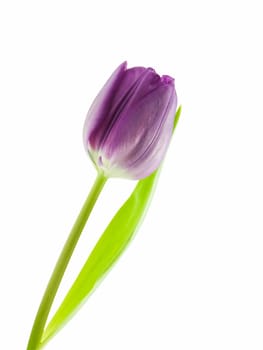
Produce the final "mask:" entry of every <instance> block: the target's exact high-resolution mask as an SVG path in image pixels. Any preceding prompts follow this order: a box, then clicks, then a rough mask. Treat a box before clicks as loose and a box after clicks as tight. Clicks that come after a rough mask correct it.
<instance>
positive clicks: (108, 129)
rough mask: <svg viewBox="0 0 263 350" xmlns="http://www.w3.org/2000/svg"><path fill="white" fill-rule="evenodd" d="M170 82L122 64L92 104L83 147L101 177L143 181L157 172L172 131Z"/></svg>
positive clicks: (148, 70) (173, 106) (173, 101)
mask: <svg viewBox="0 0 263 350" xmlns="http://www.w3.org/2000/svg"><path fill="white" fill-rule="evenodd" d="M176 107H177V97H176V91H175V87H174V80H173V78H171V77H169V76H167V75H163V76H159V75H158V74H157V73H156V72H155V71H154V70H153V69H152V68H144V67H134V68H130V69H127V64H126V62H124V63H122V64H121V65H120V66H119V67H118V68H117V69H116V70H115V71H114V72H113V74H112V75H111V77H110V78H109V80H108V81H107V82H106V84H105V85H104V87H103V88H102V90H101V91H100V93H99V94H98V96H97V97H96V99H95V100H94V102H93V104H92V106H91V108H90V110H89V112H88V114H87V118H86V121H85V124H84V132H83V139H84V146H85V149H86V150H87V152H88V153H89V155H90V157H91V159H92V161H93V162H94V164H95V166H96V168H97V169H98V171H99V172H102V173H103V174H104V175H105V176H106V177H124V178H130V179H142V178H144V177H146V176H148V175H150V174H151V173H152V172H153V171H154V170H156V169H157V168H158V166H159V165H160V163H161V161H162V159H163V158H164V155H165V153H166V150H167V148H168V145H169V143H170V139H171V136H172V131H173V123H174V116H175V112H176Z"/></svg>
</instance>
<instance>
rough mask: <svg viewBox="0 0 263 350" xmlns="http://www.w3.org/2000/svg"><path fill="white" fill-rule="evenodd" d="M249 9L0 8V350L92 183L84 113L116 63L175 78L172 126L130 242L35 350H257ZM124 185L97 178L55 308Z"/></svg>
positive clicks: (254, 15) (172, 5)
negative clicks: (97, 189) (176, 110)
mask: <svg viewBox="0 0 263 350" xmlns="http://www.w3.org/2000/svg"><path fill="white" fill-rule="evenodd" d="M260 5H261V1H253V0H252V1H233V0H232V1H231V0H228V1H224V0H223V1H208V0H207V1H204V0H200V1H193V0H192V1H190V0H188V1H187V0H186V1H167V0H162V1H154V0H152V1H138V0H135V1H132V2H125V1H88V0H87V1H33V0H32V1H28V0H26V1H12V0H11V1H7V0H6V1H5V0H2V1H1V3H0V50H1V53H0V159H1V163H0V164H1V170H0V216H1V219H0V276H1V280H0V327H1V328H0V333H1V336H0V349H5V350H9V349H10V350H19V349H22V350H23V349H25V348H26V342H27V338H28V335H29V332H30V328H31V325H32V322H33V318H34V316H35V312H36V309H37V307H38V303H39V301H40V298H41V295H42V293H43V290H44V287H45V285H46V283H47V280H48V278H49V275H50V273H51V270H52V268H53V265H54V263H55V261H56V258H57V256H58V254H59V251H60V249H61V247H62V245H63V243H64V241H65V239H66V236H67V234H68V231H69V229H70V227H71V225H72V224H73V221H74V219H75V217H76V215H77V213H78V211H79V209H80V207H81V205H82V202H83V201H84V199H85V197H86V194H87V193H88V190H89V188H90V187H91V185H92V182H93V180H94V178H95V170H94V169H93V166H92V164H91V162H90V160H89V159H88V157H87V156H86V154H85V152H84V149H83V146H82V125H83V122H84V118H85V114H86V112H87V110H88V108H89V106H90V104H91V102H92V100H93V98H94V97H95V95H96V94H97V92H98V90H99V89H100V87H101V86H102V85H103V84H104V82H105V80H106V79H107V78H108V76H109V75H110V74H111V72H112V71H113V70H114V69H115V67H116V66H117V65H118V64H119V63H121V62H122V61H124V60H128V63H129V66H130V67H131V66H136V65H143V66H152V67H154V68H155V69H156V70H157V71H158V72H159V73H160V74H169V75H172V76H174V77H175V82H176V88H177V92H178V96H179V102H180V104H182V105H183V112H182V117H181V120H180V122H179V124H178V128H177V130H176V134H175V137H174V139H173V141H172V144H171V147H170V148H169V152H168V155H167V158H166V161H165V165H164V168H163V173H162V176H161V178H160V182H159V186H158V189H157V192H156V196H155V198H154V201H153V203H152V206H151V208H150V211H149V212H148V216H147V218H146V220H145V221H144V224H143V226H142V227H141V229H140V231H139V233H138V235H137V236H136V239H135V240H134V241H133V243H132V244H131V246H130V247H129V249H128V250H127V251H126V253H125V255H124V256H123V257H122V259H121V260H120V261H119V263H118V264H117V265H116V266H115V268H114V269H113V270H112V271H111V273H110V274H109V275H108V276H107V278H106V279H105V280H104V281H103V283H102V284H101V285H100V287H99V288H98V289H97V290H96V292H95V294H93V295H92V297H91V298H90V299H89V300H88V302H87V303H86V304H85V306H84V307H83V309H82V310H81V311H80V313H79V314H77V315H76V316H75V318H74V319H73V320H72V321H71V322H70V323H69V324H68V325H67V326H66V327H65V328H64V329H63V331H62V332H61V333H60V334H59V335H58V336H57V337H56V338H54V339H53V340H52V342H51V343H50V344H49V345H48V346H47V349H49V350H52V349H53V350H59V349H78V350H82V349H92V350H102V349H112V350H113V349H114V350H118V349H126V350H130V349H167V350H174V349H176V350H193V349H202V350H208V349H209V350H211V349H213V350H214V349H220V350H221V349H224V350H228V349H229V350H230V349H231V350H234V349H238V350H240V349H253V350H257V349H262V348H263V332H262V327H263V298H262V295H263V283H262V272H263V254H262V251H263V239H262V235H263V223H262V209H263V199H262V198H263V185H262V179H263V169H262V151H263V139H262V133H263V132H262V131H263V126H262V118H263V107H262V88H263V83H262V82H263V69H262V62H263V52H262V51H263V50H262V33H263V24H262V10H261V7H260ZM133 186H134V183H133V182H129V181H127V180H126V181H125V180H111V181H109V182H108V184H107V186H106V189H105V191H104V193H103V195H102V197H101V200H100V201H99V203H98V205H97V207H96V209H95V212H94V215H93V216H92V219H91V221H90V222H89V223H88V225H87V227H86V229H85V231H84V233H83V237H82V239H81V241H80V245H79V247H78V249H77V251H76V254H75V255H74V258H73V260H72V264H71V265H70V268H69V271H68V273H67V275H66V279H65V282H64V283H63V285H62V289H61V291H60V293H59V297H60V298H61V297H62V296H63V295H64V292H65V291H66V289H67V287H69V285H70V283H71V282H72V280H73V279H74V276H75V275H76V272H77V270H78V269H79V268H80V266H81V265H82V263H83V261H84V260H85V258H86V256H87V255H88V252H89V251H90V249H91V247H92V245H93V244H94V242H95V241H96V239H97V238H98V237H99V235H100V233H101V232H102V230H103V229H104V228H105V226H106V223H107V222H108V221H109V219H110V218H111V216H112V215H113V213H114V212H115V211H116V210H117V208H118V207H119V206H120V204H121V202H122V200H123V199H124V198H126V196H127V194H128V193H129V191H130V190H131V189H132V188H133ZM57 304H58V302H56V305H57Z"/></svg>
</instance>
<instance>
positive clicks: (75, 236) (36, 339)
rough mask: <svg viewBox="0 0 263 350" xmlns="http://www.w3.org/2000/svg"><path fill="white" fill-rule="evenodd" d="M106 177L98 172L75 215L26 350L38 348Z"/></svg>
mask: <svg viewBox="0 0 263 350" xmlns="http://www.w3.org/2000/svg"><path fill="white" fill-rule="evenodd" d="M106 180H107V178H106V177H104V175H102V174H98V175H97V178H96V180H95V182H94V184H93V187H92V189H91V191H90V193H89V195H88V197H87V199H86V201H85V203H84V205H83V207H82V209H81V211H80V213H79V216H78V217H77V220H76V222H75V224H74V226H73V227H72V230H71V232H70V234H69V237H68V239H67V241H66V243H65V245H64V247H63V249H62V252H61V254H60V256H59V258H58V261H57V264H56V266H55V269H54V271H53V273H52V275H51V278H50V280H49V283H48V285H47V288H46V291H45V293H44V295H43V298H42V301H41V303H40V306H39V309H38V312H37V314H36V318H35V321H34V324H33V327H32V331H31V334H30V338H29V341H28V345H27V350H36V349H38V348H39V345H40V341H41V336H42V334H43V331H44V328H45V325H46V322H47V318H48V315H49V312H50V309H51V306H52V304H53V301H54V299H55V296H56V293H57V290H58V288H59V285H60V282H61V280H62V277H63V275H64V273H65V270H66V268H67V266H68V263H69V260H70V258H71V256H72V254H73V251H74V249H75V247H76V244H77V242H78V240H79V238H80V235H81V232H82V230H83V228H84V226H85V224H86V222H87V220H88V218H89V215H90V213H91V211H92V209H93V207H94V205H95V203H96V201H97V198H98V196H99V194H100V192H101V190H102V189H103V186H104V184H105V182H106Z"/></svg>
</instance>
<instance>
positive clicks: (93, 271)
mask: <svg viewBox="0 0 263 350" xmlns="http://www.w3.org/2000/svg"><path fill="white" fill-rule="evenodd" d="M180 112H181V108H180V107H179V109H178V110H177V113H176V116H175V123H174V127H175V126H176V124H177V121H178V119H179V116H180ZM160 170H161V168H159V169H157V170H156V171H155V172H154V173H153V174H151V175H150V176H148V177H147V178H145V179H143V180H140V181H138V183H137V185H136V187H135V189H134V191H133V192H132V194H131V195H130V197H129V198H128V199H127V200H126V202H125V203H124V204H123V206H122V207H121V208H120V209H119V211H118V212H117V214H116V215H115V216H114V218H113V219H112V221H111V222H110V224H109V225H108V227H107V228H106V230H105V231H104V233H103V234H102V236H101V238H100V239H99V241H98V242H97V244H96V246H95V247H94V249H93V251H92V252H91V254H90V256H89V258H88V259H87V261H86V263H85V264H84V266H83V268H82V270H81V271H80V273H79V275H78V277H77V279H76V280H75V282H74V283H73V285H72V287H71V288H70V290H69V292H68V294H67V295H66V297H65V299H64V301H63V302H62V304H61V305H60V307H59V309H58V310H57V312H56V313H55V315H54V317H53V318H52V319H51V321H50V323H49V324H48V326H47V328H46V330H45V332H44V334H43V336H42V339H41V346H43V345H45V344H46V342H47V341H48V340H50V339H51V338H52V337H53V336H54V335H55V334H56V333H57V332H58V331H59V329H60V328H61V327H62V326H63V325H64V324H65V323H66V322H67V321H68V320H69V318H71V317H72V316H73V314H74V313H75V312H76V311H77V310H78V309H79V308H80V307H81V306H82V304H83V303H84V302H85V300H86V299H87V298H88V296H89V295H90V294H91V292H92V291H93V290H94V288H95V287H96V285H97V284H98V282H99V281H100V280H101V279H102V278H103V277H104V276H105V274H106V273H107V272H108V271H109V269H110V268H111V267H112V266H113V264H114V263H115V262H116V260H117V259H118V258H119V257H120V255H121V254H122V253H123V251H124V250H125V248H126V247H127V245H128V243H129V242H130V240H131V239H132V238H133V237H134V234H135V232H136V231H137V230H138V227H139V225H140V223H141V222H142V220H143V218H144V215H145V214H146V211H147V208H148V206H149V203H150V200H151V198H152V195H153V193H154V189H155V185H156V183H157V180H158V175H159V173H160Z"/></svg>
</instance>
